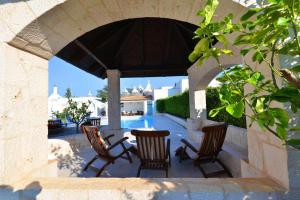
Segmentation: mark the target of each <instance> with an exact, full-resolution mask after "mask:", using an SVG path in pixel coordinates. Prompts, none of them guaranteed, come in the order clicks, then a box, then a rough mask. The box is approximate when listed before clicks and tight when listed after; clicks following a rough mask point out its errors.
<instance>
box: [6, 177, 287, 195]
mask: <svg viewBox="0 0 300 200" xmlns="http://www.w3.org/2000/svg"><path fill="white" fill-rule="evenodd" d="M284 192H285V190H284V189H283V188H282V187H280V186H279V185H277V184H276V183H275V182H273V181H271V180H270V179H266V178H244V179H204V178H202V179H193V178H171V179H160V178H158V179H154V178H152V179H143V178H89V179H86V178H36V179H32V180H24V181H23V182H19V183H17V184H16V185H14V186H5V187H0V195H1V196H2V195H3V196H5V197H12V198H11V199H16V200H17V199H30V198H32V199H35V198H36V199H37V200H39V199H52V200H56V199H72V200H76V199H101V198H103V197H105V199H243V198H246V197H247V198H248V199H255V200H259V199H268V198H272V199H280V197H281V196H282V194H283V193H284Z"/></svg>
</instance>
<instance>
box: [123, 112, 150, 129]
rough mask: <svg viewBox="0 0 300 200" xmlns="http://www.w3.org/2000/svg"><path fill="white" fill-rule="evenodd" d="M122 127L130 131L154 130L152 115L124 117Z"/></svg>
mask: <svg viewBox="0 0 300 200" xmlns="http://www.w3.org/2000/svg"><path fill="white" fill-rule="evenodd" d="M121 127H122V128H128V129H135V128H153V117H152V116H151V115H146V116H126V117H122V119H121Z"/></svg>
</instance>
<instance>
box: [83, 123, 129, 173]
mask: <svg viewBox="0 0 300 200" xmlns="http://www.w3.org/2000/svg"><path fill="white" fill-rule="evenodd" d="M83 132H84V133H85V135H86V136H87V139H88V140H89V142H90V144H91V146H92V147H93V149H94V150H95V151H96V153H97V155H95V156H94V157H93V159H91V160H90V161H89V162H88V163H87V164H86V166H85V167H84V169H83V171H85V170H87V168H88V167H89V166H90V165H91V164H92V163H93V162H94V161H95V160H97V159H100V160H104V161H106V163H105V164H104V165H103V167H102V168H100V169H99V172H98V173H97V175H96V176H97V177H98V176H100V175H101V173H102V172H103V170H104V169H105V168H106V167H107V166H108V165H110V164H113V163H114V161H115V160H116V159H118V158H123V159H126V160H128V161H129V163H132V160H131V157H130V154H129V152H130V150H131V149H132V148H133V147H129V148H128V147H126V146H125V144H124V141H126V140H127V139H128V137H124V138H122V139H120V140H119V141H117V142H115V143H114V144H111V142H110V140H109V139H110V138H111V137H113V136H114V135H113V134H112V135H109V136H107V137H105V138H102V136H101V135H99V134H98V128H97V127H95V126H83ZM105 142H106V143H107V144H106V143H105ZM118 145H120V146H121V147H122V151H120V152H116V153H114V152H112V151H111V150H113V149H114V148H115V147H117V146H118ZM124 154H125V155H126V156H123V155H124Z"/></svg>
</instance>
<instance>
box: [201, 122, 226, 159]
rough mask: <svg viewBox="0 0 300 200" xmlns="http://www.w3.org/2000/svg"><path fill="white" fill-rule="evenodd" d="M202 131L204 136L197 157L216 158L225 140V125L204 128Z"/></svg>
mask: <svg viewBox="0 0 300 200" xmlns="http://www.w3.org/2000/svg"><path fill="white" fill-rule="evenodd" d="M202 131H203V132H204V133H205V134H204V138H203V141H202V145H201V147H200V150H199V153H198V154H199V156H212V157H213V156H214V157H217V156H218V154H219V152H220V151H221V149H222V146H223V143H224V140H225V136H226V131H227V124H225V123H224V124H220V125H212V126H206V127H203V128H202Z"/></svg>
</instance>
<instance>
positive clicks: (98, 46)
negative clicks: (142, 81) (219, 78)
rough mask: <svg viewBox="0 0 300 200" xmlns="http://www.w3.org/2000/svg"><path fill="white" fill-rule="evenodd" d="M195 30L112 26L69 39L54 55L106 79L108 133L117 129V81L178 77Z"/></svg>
mask: <svg viewBox="0 0 300 200" xmlns="http://www.w3.org/2000/svg"><path fill="white" fill-rule="evenodd" d="M196 29H197V26H195V25H193V24H190V23H187V22H182V21H178V20H172V19H164V18H136V19H126V20H122V21H117V22H113V23H110V24H107V25H104V26H101V27H99V28H96V29H94V30H92V31H90V32H88V33H86V34H84V35H82V36H80V37H79V38H77V39H75V40H74V41H72V42H71V43H69V44H68V45H67V46H66V47H64V48H63V49H62V50H61V51H59V52H58V53H57V56H58V57H60V58H62V59H63V60H65V61H67V62H69V63H71V64H73V65H75V66H76V67H78V68H80V69H82V70H84V71H86V72H88V73H91V74H93V75H95V76H97V77H99V78H108V89H109V90H108V91H109V99H108V121H109V129H111V130H114V131H116V130H120V128H121V127H120V126H121V121H120V120H121V117H120V77H126V78H127V77H151V76H156V77H157V76H179V75H180V76H182V75H187V69H188V68H189V67H190V66H191V65H192V63H191V62H190V61H189V60H188V55H189V53H190V52H191V51H192V50H193V48H194V46H195V45H196V43H197V41H198V39H193V36H194V31H195V30H196Z"/></svg>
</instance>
